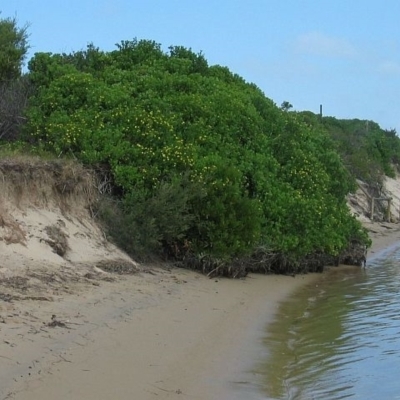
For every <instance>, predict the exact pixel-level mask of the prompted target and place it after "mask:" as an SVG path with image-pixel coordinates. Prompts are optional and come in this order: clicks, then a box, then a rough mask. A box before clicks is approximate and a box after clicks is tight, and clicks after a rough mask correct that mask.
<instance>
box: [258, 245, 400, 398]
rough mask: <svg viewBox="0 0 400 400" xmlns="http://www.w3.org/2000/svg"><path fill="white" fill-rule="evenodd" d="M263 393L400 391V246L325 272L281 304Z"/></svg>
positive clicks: (270, 336) (264, 366)
mask: <svg viewBox="0 0 400 400" xmlns="http://www.w3.org/2000/svg"><path fill="white" fill-rule="evenodd" d="M265 345H266V346H267V349H268V354H269V356H268V357H267V359H266V360H265V362H262V363H261V365H259V366H258V368H257V371H256V373H257V375H258V376H259V377H260V380H261V392H262V397H261V398H262V399H299V400H300V399H301V400H302V399H324V400H330V399H332V400H333V399H363V400H365V399H379V400H385V399H390V400H393V399H400V250H399V249H398V248H392V249H388V250H387V251H386V252H385V253H381V254H380V255H379V256H377V257H375V258H373V259H370V260H369V262H368V266H367V268H366V269H362V268H358V267H343V268H341V267H340V268H338V269H332V270H331V271H330V272H328V273H326V274H323V275H322V277H321V281H320V282H318V285H315V284H313V285H310V286H309V287H307V288H306V290H302V291H301V292H299V293H297V294H296V295H295V296H293V297H292V298H291V299H289V300H288V301H287V302H285V303H284V304H282V306H281V308H280V310H279V313H278V316H277V319H276V322H274V323H273V324H272V325H270V326H269V328H268V333H267V336H266V338H265Z"/></svg>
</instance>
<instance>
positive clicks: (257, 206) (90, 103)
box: [0, 20, 400, 276]
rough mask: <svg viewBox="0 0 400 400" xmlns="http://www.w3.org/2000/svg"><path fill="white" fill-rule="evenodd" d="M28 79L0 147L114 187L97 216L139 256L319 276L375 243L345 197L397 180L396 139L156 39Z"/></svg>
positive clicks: (70, 58)
mask: <svg viewBox="0 0 400 400" xmlns="http://www.w3.org/2000/svg"><path fill="white" fill-rule="evenodd" d="M7 21H8V20H3V21H0V29H1V26H2V24H3V25H4V24H5V23H6V22H7ZM11 28H12V29H14V31H15V32H19V31H18V28H17V26H16V24H15V21H13V24H12V25H11ZM23 33H25V34H26V32H25V31H23ZM24 43H26V42H24ZM25 46H26V44H25ZM1 52H2V48H0V59H1V58H2V55H1ZM22 60H23V57H22V58H20V59H19V61H18V62H19V63H21V62H22ZM0 65H1V64H0ZM19 65H20V64H19ZM1 68H3V67H1ZM28 68H29V72H28V73H27V74H25V75H23V76H21V74H20V73H19V74H17V75H18V76H13V77H12V79H7V80H4V81H3V82H2V85H3V86H2V87H3V89H2V90H8V91H10V93H11V94H13V95H14V94H15V96H16V97H15V98H16V99H17V98H18V99H19V100H18V101H16V102H15V104H16V103H17V102H18V104H19V108H18V116H17V117H16V119H13V120H12V121H11V120H10V117H9V114H7V113H6V112H5V110H4V108H5V105H4V104H1V103H0V108H1V110H0V128H1V129H2V130H0V139H1V142H0V145H2V146H3V148H8V149H13V148H14V149H15V148H25V149H26V147H27V146H28V148H29V149H30V151H34V152H37V153H41V152H46V153H52V154H54V156H56V157H69V158H75V159H77V160H79V161H80V162H81V163H83V164H85V165H87V166H88V167H90V168H92V169H94V170H96V171H97V172H98V174H99V177H100V178H101V179H103V180H104V181H105V182H106V181H107V182H108V181H109V182H111V191H110V193H109V194H110V196H109V197H108V198H106V199H103V201H101V202H100V203H99V204H98V209H97V213H98V215H99V216H101V218H102V221H103V222H104V223H105V224H106V227H107V230H108V233H109V234H110V235H111V237H112V238H113V240H114V241H115V242H117V243H118V244H119V245H120V246H122V247H123V248H125V249H126V250H127V251H128V252H129V253H130V254H131V255H133V256H134V257H137V258H141V259H145V258H146V257H149V256H150V255H153V256H154V255H156V256H159V257H164V258H166V259H173V260H175V261H178V262H180V263H181V264H182V265H185V266H188V267H192V268H198V269H202V270H203V271H204V272H213V273H223V274H227V275H231V276H240V275H241V274H245V273H246V272H247V271H248V270H262V271H266V272H278V273H279V272H281V273H287V272H304V271H307V270H319V269H320V268H321V267H322V265H323V264H325V263H326V262H328V261H333V260H335V259H339V257H340V255H341V254H343V252H344V251H345V250H346V249H348V247H349V245H350V244H351V243H358V244H361V245H363V244H366V245H369V239H368V237H367V234H366V232H365V230H364V229H363V228H362V227H361V225H360V223H359V222H358V221H357V220H356V219H355V217H353V216H352V215H350V212H349V210H348V208H347V206H346V197H345V196H346V195H347V194H348V193H349V192H351V191H353V190H354V189H355V188H356V184H355V178H359V179H364V180H366V181H368V182H370V183H371V184H378V183H379V182H381V178H382V174H387V175H393V174H394V170H393V164H397V163H398V162H399V160H400V158H399V157H400V147H399V146H400V142H399V139H398V137H397V136H396V133H395V132H394V131H383V130H382V129H380V127H379V126H378V125H377V124H376V123H373V122H368V123H366V121H358V120H351V121H344V120H338V119H335V118H332V117H324V118H322V119H320V118H319V116H317V115H315V114H313V113H310V112H292V111H290V109H291V104H290V103H288V102H285V103H284V104H283V105H282V106H281V107H277V106H276V105H275V104H274V102H273V101H272V100H270V99H269V98H267V97H266V96H265V95H264V93H263V92H262V91H261V90H260V89H259V88H257V87H256V86H255V85H254V84H250V83H247V82H245V80H244V79H242V78H241V77H240V76H238V75H237V74H234V73H232V72H231V71H229V69H228V68H226V67H222V66H218V65H214V66H210V65H208V62H207V60H206V58H205V57H204V55H203V54H201V53H200V54H198V53H194V52H193V51H192V50H190V49H187V48H184V47H180V46H175V47H170V48H169V49H168V51H163V50H162V49H161V46H160V45H159V44H157V43H155V42H153V41H147V40H141V41H137V40H132V41H123V42H121V43H120V44H118V45H117V47H116V49H115V50H114V51H111V52H104V51H102V50H100V49H98V48H97V47H95V46H94V45H89V46H88V47H87V49H86V50H82V51H78V52H73V53H70V54H51V53H36V54H35V56H34V57H33V58H32V59H31V60H29V63H28ZM19 71H20V68H19ZM0 76H1V71H0ZM11 94H10V96H11ZM25 99H28V100H29V102H28V104H26V102H25ZM21 121H24V122H25V123H24V124H23V129H22V128H21V126H22V125H21V124H20V123H19V122H21ZM10 124H11V125H12V126H13V127H14V128H13V129H12V130H11V131H8V132H6V131H4V128H3V127H4V126H8V125H10ZM10 132H11V133H10Z"/></svg>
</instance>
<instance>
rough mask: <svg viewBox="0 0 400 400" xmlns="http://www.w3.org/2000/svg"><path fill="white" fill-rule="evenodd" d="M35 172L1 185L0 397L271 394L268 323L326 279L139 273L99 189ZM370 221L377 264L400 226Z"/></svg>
mask: <svg viewBox="0 0 400 400" xmlns="http://www.w3.org/2000/svg"><path fill="white" fill-rule="evenodd" d="M24 168H27V169H29V170H30V171H32V170H35V172H36V173H37V174H38V176H39V177H40V176H42V177H43V180H42V183H41V185H38V184H37V182H36V181H35V180H31V181H26V182H25V186H24V188H23V192H21V190H17V189H18V188H17V187H15V185H14V184H13V183H12V182H7V176H6V175H4V176H3V177H2V179H1V180H0V193H1V196H0V254H1V255H2V257H1V260H0V338H1V340H0V400H5V399H15V400H25V399H29V400H36V399H41V400H54V399H68V400H73V399H76V400H77V399H85V400H91V399H96V400H99V399H104V400H105V399H118V400H124V399H127V400H128V399H129V400H131V399H138V400H146V399H181V398H188V399H198V400H210V399H218V400H225V399H226V400H228V399H229V400H236V399H237V400H241V399H246V400H251V399H252V398H254V399H258V398H259V397H258V392H257V377H256V376H255V373H254V372H253V371H254V366H255V364H256V363H257V361H258V360H260V359H262V358H263V357H265V355H266V354H265V352H266V350H265V348H264V347H263V346H262V339H263V336H264V334H265V329H266V326H267V324H268V323H269V322H272V320H273V318H274V316H275V314H276V312H277V310H278V307H279V304H280V303H281V302H282V301H283V300H284V299H286V298H287V297H288V296H290V295H291V294H293V293H295V292H296V291H297V290H302V289H305V287H306V285H310V284H317V282H318V279H320V278H321V274H308V275H298V276H296V277H291V276H274V275H269V276H264V275H249V276H247V277H246V278H245V279H239V280H232V279H220V278H218V279H215V278H214V279H209V278H207V277H206V276H204V275H201V274H199V273H197V272H194V271H189V270H183V269H178V268H173V267H169V266H168V265H139V264H137V263H135V262H134V261H133V260H131V259H130V258H129V257H128V256H127V255H126V254H124V253H123V252H122V251H120V250H119V249H117V248H116V247H115V246H113V245H112V244H111V243H110V242H108V241H107V240H106V239H107V238H106V237H105V236H104V232H103V231H102V230H101V228H100V227H99V226H97V225H96V224H95V223H94V221H93V219H92V218H91V215H90V213H89V210H90V207H89V206H90V201H91V200H90V199H89V198H87V196H89V197H90V196H91V195H92V194H91V193H90V192H87V191H86V190H80V189H79V186H78V187H77V189H76V190H75V192H73V193H71V194H70V195H69V196H68V197H66V196H65V195H64V194H62V195H60V196H55V195H54V193H56V191H55V190H54V187H55V186H54V185H55V183H56V181H53V182H51V179H50V178H51V176H50V175H49V174H50V173H51V170H49V169H48V168H47V165H46V164H44V165H40V164H38V165H36V164H32V162H29V163H28V164H27V165H26V166H25V167H24ZM20 170H22V175H21V176H20V177H19V180H23V179H25V178H24V176H25V175H24V174H23V168H22V169H21V168H20ZM72 172H73V174H72V175H73V176H78V175H79V174H81V173H79V172H76V173H75V172H74V171H73V170H72ZM49 176H50V178H49ZM36 179H38V178H36ZM53 179H55V178H53ZM57 179H58V178H57ZM88 179H90V177H88ZM89 183H90V182H89ZM391 183H392V188H393V193H395V194H396V195H397V197H395V201H394V203H395V207H396V209H399V208H400V183H398V181H392V182H391ZM46 185H47V186H46ZM394 185H397V186H399V187H397V186H394ZM87 187H92V185H90V184H89V185H88V186H87ZM360 199H361V197H360V198H356V199H353V205H355V206H357V207H358V209H359V208H360V207H361V206H362V203H361V200H360ZM356 200H357V201H356ZM358 209H357V210H358ZM357 210H356V211H357ZM357 212H358V211H357ZM363 223H364V224H365V226H367V228H368V229H369V231H370V232H371V237H372V239H373V240H374V245H373V248H372V249H371V250H370V252H369V257H373V256H374V255H376V254H378V252H379V251H382V250H383V249H385V248H389V246H390V245H393V244H395V243H397V242H398V241H399V239H400V231H399V228H400V225H399V224H398V223H371V222H370V221H368V219H364V221H363ZM324 273H330V269H328V270H327V271H326V272H324ZM252 385H253V386H252ZM249 387H250V390H249Z"/></svg>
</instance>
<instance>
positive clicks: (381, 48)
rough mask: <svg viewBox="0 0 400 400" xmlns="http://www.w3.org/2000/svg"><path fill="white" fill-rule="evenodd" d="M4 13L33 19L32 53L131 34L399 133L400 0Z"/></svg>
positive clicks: (59, 7) (76, 2)
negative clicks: (189, 51)
mask: <svg viewBox="0 0 400 400" xmlns="http://www.w3.org/2000/svg"><path fill="white" fill-rule="evenodd" d="M0 11H1V14H0V18H7V17H11V18H13V17H16V19H17V21H18V25H19V26H24V25H25V24H26V23H28V24H29V29H28V32H29V33H30V37H29V43H30V46H31V49H30V52H29V54H28V59H29V58H30V57H32V56H33V54H34V53H36V52H52V53H63V52H65V53H69V52H72V51H79V50H82V49H85V48H86V46H87V44H89V43H93V44H94V45H95V46H97V47H99V48H100V49H101V50H104V51H111V50H114V49H116V46H115V45H116V44H117V43H120V42H121V41H122V40H132V39H134V38H137V39H139V40H140V39H146V40H154V41H155V42H157V43H159V44H161V45H162V48H163V49H164V50H165V51H168V47H169V46H184V47H187V48H191V49H192V50H193V51H195V52H196V53H198V52H202V53H203V54H204V56H205V57H206V59H207V60H208V63H209V65H215V64H219V65H222V66H226V67H228V68H229V69H230V70H231V71H232V72H234V73H237V74H239V75H240V76H242V77H243V78H244V79H245V80H246V81H248V82H252V83H254V84H256V85H257V86H258V87H259V88H260V89H261V90H262V91H263V92H264V93H265V95H266V96H267V97H269V98H270V99H272V100H273V101H274V102H275V103H276V104H277V105H281V103H282V102H283V101H288V102H289V103H291V104H292V105H293V109H294V110H296V111H303V110H309V111H313V112H315V113H319V110H320V105H322V110H323V114H324V115H330V116H334V117H336V118H345V119H347V118H359V119H366V120H372V121H375V122H377V123H378V124H379V125H380V126H381V127H382V128H383V129H396V130H397V132H398V133H399V134H400V102H399V95H400V1H399V0H380V1H377V0H318V1H317V0H279V1H278V0H63V1H60V0H35V1H33V0H0Z"/></svg>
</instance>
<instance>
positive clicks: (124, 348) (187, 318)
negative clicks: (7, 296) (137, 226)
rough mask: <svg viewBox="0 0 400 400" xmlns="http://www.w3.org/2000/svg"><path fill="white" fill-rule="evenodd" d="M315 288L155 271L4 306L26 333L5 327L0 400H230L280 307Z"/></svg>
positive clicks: (301, 280) (277, 279)
mask: <svg viewBox="0 0 400 400" xmlns="http://www.w3.org/2000/svg"><path fill="white" fill-rule="evenodd" d="M313 279H316V276H314V275H307V276H298V277H296V278H292V277H282V276H249V277H248V278H247V279H245V280H236V281H233V280H227V279H222V280H210V279H208V278H206V277H204V276H202V275H199V274H197V273H193V272H191V271H185V270H171V271H166V270H161V269H154V270H153V274H141V275H140V276H132V277H128V278H125V279H123V280H119V281H118V282H105V283H103V284H102V287H101V290H93V289H92V290H88V291H87V292H86V291H85V292H83V293H80V294H79V295H68V296H67V297H66V298H64V299H62V300H60V301H59V302H57V303H48V302H46V303H41V304H40V306H39V307H40V308H39V309H37V305H36V304H34V303H35V302H31V301H27V302H26V303H18V304H16V305H10V306H11V308H13V307H15V309H14V310H9V311H8V312H9V313H10V314H13V313H17V314H18V317H17V318H18V319H20V320H21V321H22V324H21V323H19V324H18V323H17V324H15V326H13V324H12V318H9V319H8V320H7V323H6V324H4V327H6V328H7V329H6V330H4V328H3V327H2V336H3V344H1V347H0V348H1V351H0V356H1V357H0V363H1V365H2V367H1V371H2V373H1V375H0V387H1V390H0V394H1V396H2V397H1V398H7V396H8V398H14V399H30V400H33V399H55V398H57V399H110V398H118V399H133V398H134V399H156V398H157V399H163V398H182V397H181V395H182V394H186V395H187V396H190V398H196V399H214V398H215V399H224V398H226V399H228V398H229V399H232V398H234V397H232V396H233V393H238V391H239V389H240V382H243V381H245V380H246V379H247V378H246V371H247V370H249V369H250V367H251V366H250V365H249V364H248V363H249V361H250V360H254V359H255V358H256V357H257V353H258V351H259V350H260V348H259V347H258V345H257V341H258V340H259V339H260V337H261V336H262V331H263V329H264V327H265V324H266V323H267V322H268V320H269V319H270V318H272V316H273V315H274V312H275V310H276V308H277V305H278V304H279V302H280V301H281V300H283V299H284V298H285V296H287V295H288V294H289V293H291V292H293V290H295V289H296V288H299V287H301V286H302V285H304V284H305V283H306V282H310V281H312V280H313ZM17 309H18V311H16V310H17ZM52 315H56V318H55V320H56V321H59V322H60V323H62V324H65V325H64V326H55V327H51V326H49V325H50V324H51V321H52V320H51V316H52ZM21 321H20V322H21ZM53 321H54V319H53Z"/></svg>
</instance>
